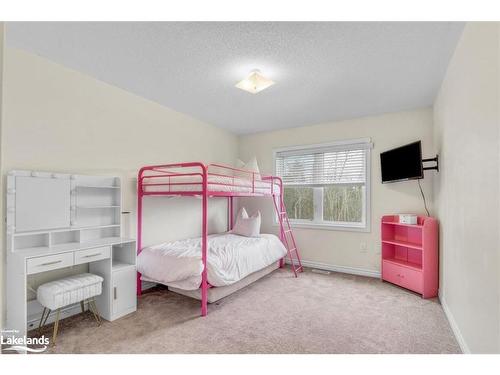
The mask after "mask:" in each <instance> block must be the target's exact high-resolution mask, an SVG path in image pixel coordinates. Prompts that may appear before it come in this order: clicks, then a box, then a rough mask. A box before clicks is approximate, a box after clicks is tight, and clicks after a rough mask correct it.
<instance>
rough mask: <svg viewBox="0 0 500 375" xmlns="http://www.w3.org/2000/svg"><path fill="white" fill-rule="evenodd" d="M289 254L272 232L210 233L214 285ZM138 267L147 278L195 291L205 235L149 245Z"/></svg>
mask: <svg viewBox="0 0 500 375" xmlns="http://www.w3.org/2000/svg"><path fill="white" fill-rule="evenodd" d="M285 254H286V249H285V247H284V246H283V244H282V243H281V241H280V240H279V239H278V237H276V236H275V235H272V234H261V236H260V237H257V238H249V237H243V236H238V235H235V234H230V233H224V234H215V235H210V236H208V262H207V265H208V266H207V273H208V282H209V283H210V284H211V285H213V286H224V285H230V284H233V283H235V282H237V281H239V280H241V279H242V278H244V277H245V276H248V275H250V274H251V273H253V272H256V271H259V270H261V269H263V268H265V267H267V266H269V265H271V264H272V263H273V262H277V261H278V260H279V259H281V258H283V257H284V256H285ZM137 269H138V271H139V272H140V273H141V274H142V279H143V280H146V281H154V282H159V283H161V284H165V285H169V286H172V287H176V288H180V289H184V290H195V289H198V288H199V287H200V283H201V272H202V270H203V263H202V262H201V238H193V239H187V240H181V241H175V242H168V243H163V244H160V245H156V246H151V247H147V248H145V249H143V250H142V252H141V253H140V254H139V255H138V258H137Z"/></svg>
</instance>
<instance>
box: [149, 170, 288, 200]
mask: <svg viewBox="0 0 500 375" xmlns="http://www.w3.org/2000/svg"><path fill="white" fill-rule="evenodd" d="M151 180H152V182H153V183H154V184H151V185H150V186H148V184H147V182H145V183H144V185H143V189H144V191H145V192H160V191H162V192H165V191H166V192H169V191H176V192H189V191H200V190H201V189H202V188H201V184H200V181H201V178H200V177H193V176H179V177H174V178H172V179H171V180H169V178H168V177H164V178H158V177H156V178H152V179H151ZM153 180H154V181H153ZM207 185H208V191H211V192H226V193H228V192H229V193H256V194H265V195H270V194H271V193H273V194H277V195H279V193H280V188H279V185H278V184H276V183H273V184H272V183H271V182H267V181H261V180H256V181H252V180H251V179H248V178H242V177H232V176H222V175H214V174H209V175H208V177H207Z"/></svg>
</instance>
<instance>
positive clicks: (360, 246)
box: [359, 242, 367, 253]
mask: <svg viewBox="0 0 500 375" xmlns="http://www.w3.org/2000/svg"><path fill="white" fill-rule="evenodd" d="M366 249H367V246H366V242H361V243H360V244H359V251H360V252H362V253H366Z"/></svg>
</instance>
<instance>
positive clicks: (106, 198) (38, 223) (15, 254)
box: [6, 171, 136, 336]
mask: <svg viewBox="0 0 500 375" xmlns="http://www.w3.org/2000/svg"><path fill="white" fill-rule="evenodd" d="M6 210H7V222H6V235H7V236H6V239H7V250H8V251H7V282H6V289H7V306H6V307H7V328H8V329H10V330H15V331H17V332H18V333H17V334H16V335H19V336H22V335H23V334H26V332H27V317H28V312H27V288H28V286H29V284H28V278H29V277H30V275H33V274H38V273H42V272H51V271H53V270H56V269H61V268H67V267H73V266H76V265H80V264H88V268H89V272H92V273H95V274H98V275H101V276H102V277H103V278H104V283H103V292H102V294H101V296H99V297H98V298H96V302H97V305H98V308H99V311H100V313H101V316H102V317H103V318H104V319H107V320H114V319H117V318H119V317H121V316H124V315H126V314H129V313H131V312H133V311H135V310H136V244H135V240H133V239H127V238H122V237H121V187H120V179H119V177H110V176H86V175H72V174H61V173H50V172H36V171H10V172H9V173H8V175H7V191H6ZM49 321H50V319H49Z"/></svg>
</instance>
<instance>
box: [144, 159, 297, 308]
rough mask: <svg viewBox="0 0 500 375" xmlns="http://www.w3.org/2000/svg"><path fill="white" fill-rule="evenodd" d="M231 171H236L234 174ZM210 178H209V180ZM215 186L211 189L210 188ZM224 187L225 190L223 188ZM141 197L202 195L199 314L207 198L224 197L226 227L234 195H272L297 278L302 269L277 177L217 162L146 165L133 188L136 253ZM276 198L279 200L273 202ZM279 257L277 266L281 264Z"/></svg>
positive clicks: (203, 295)
mask: <svg viewBox="0 0 500 375" xmlns="http://www.w3.org/2000/svg"><path fill="white" fill-rule="evenodd" d="M235 174H237V175H236V176H235ZM210 178H212V179H210ZM214 187H215V188H214ZM224 189H225V190H224ZM145 196H200V197H201V198H202V201H201V202H202V227H201V233H202V234H201V238H202V241H201V252H202V262H203V271H202V275H201V280H202V281H201V285H200V288H201V315H202V316H206V315H207V313H208V310H207V304H208V299H207V297H208V289H209V288H211V285H210V284H209V283H208V279H207V235H208V231H207V209H208V198H209V197H226V198H227V200H228V205H227V206H228V229H232V227H233V198H234V197H266V196H267V197H272V199H273V203H274V208H275V211H276V213H277V216H278V222H279V224H280V239H281V241H282V242H283V244H284V245H285V247H286V249H287V251H288V257H289V259H290V263H291V269H292V271H293V273H294V275H295V277H297V273H298V272H302V271H303V268H302V263H301V261H300V255H299V251H298V249H297V245H296V242H295V237H294V235H293V232H292V229H291V226H290V221H289V219H288V216H287V214H286V209H285V205H284V202H283V182H282V180H281V178H279V177H277V176H265V175H262V174H260V173H255V172H252V171H248V170H244V169H238V168H233V167H228V166H225V165H221V164H207V165H205V164H203V163H200V162H191V163H177V164H165V165H153V166H146V167H143V168H141V169H140V170H139V173H138V188H137V253H138V254H139V253H140V252H141V250H142V215H143V198H144V197H145ZM277 200H279V201H278V202H277ZM284 259H285V258H283V259H281V260H280V262H279V263H280V267H283V266H284ZM141 293H142V289H141V275H140V273H137V295H141Z"/></svg>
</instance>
